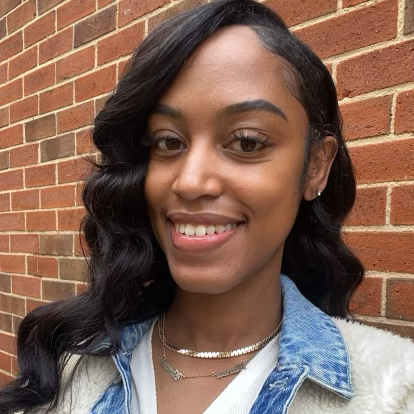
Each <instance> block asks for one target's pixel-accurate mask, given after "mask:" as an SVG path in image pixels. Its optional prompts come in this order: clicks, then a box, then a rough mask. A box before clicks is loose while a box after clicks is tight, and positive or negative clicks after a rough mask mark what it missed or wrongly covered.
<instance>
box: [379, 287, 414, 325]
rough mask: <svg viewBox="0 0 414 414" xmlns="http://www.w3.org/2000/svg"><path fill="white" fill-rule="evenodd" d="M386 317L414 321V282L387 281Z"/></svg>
mask: <svg viewBox="0 0 414 414" xmlns="http://www.w3.org/2000/svg"><path fill="white" fill-rule="evenodd" d="M385 315H386V316H387V317H388V318H393V319H404V320H408V321H414V280H406V279H392V280H387V303H386V311H385Z"/></svg>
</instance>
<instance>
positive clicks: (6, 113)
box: [0, 106, 10, 128]
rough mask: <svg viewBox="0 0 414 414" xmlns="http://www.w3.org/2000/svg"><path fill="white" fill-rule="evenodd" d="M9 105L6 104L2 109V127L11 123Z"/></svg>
mask: <svg viewBox="0 0 414 414" xmlns="http://www.w3.org/2000/svg"><path fill="white" fill-rule="evenodd" d="M9 115H10V111H9V107H8V106H6V107H4V108H1V109H0V128H2V127H4V126H7V125H9Z"/></svg>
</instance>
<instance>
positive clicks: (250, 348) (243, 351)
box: [158, 313, 282, 359]
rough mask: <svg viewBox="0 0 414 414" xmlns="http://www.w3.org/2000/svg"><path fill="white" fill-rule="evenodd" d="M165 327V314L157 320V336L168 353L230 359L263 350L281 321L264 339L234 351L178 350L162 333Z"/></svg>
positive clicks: (275, 333)
mask: <svg viewBox="0 0 414 414" xmlns="http://www.w3.org/2000/svg"><path fill="white" fill-rule="evenodd" d="M164 326H165V313H164V314H163V315H162V317H161V318H160V319H158V335H159V337H160V339H161V341H162V343H163V346H165V347H166V348H168V349H169V350H170V351H173V352H176V353H178V354H181V355H186V356H189V357H193V358H209V359H213V358H232V357H235V356H239V355H246V354H250V353H252V352H255V351H259V350H261V349H262V348H264V347H265V346H266V345H267V344H268V343H269V342H270V341H271V340H272V339H273V338H274V337H275V336H276V335H277V334H278V333H279V332H280V328H281V326H282V321H281V322H280V324H279V326H278V327H277V328H276V329H275V330H274V331H273V332H272V333H271V334H270V335H269V336H268V337H267V338H265V339H262V340H261V341H259V342H256V343H255V344H253V345H249V346H246V347H244V348H239V349H235V350H233V351H212V352H206V351H204V352H203V351H191V350H190V349H184V348H180V347H178V346H177V345H174V344H172V343H171V342H169V341H168V340H167V338H166V337H165V333H164Z"/></svg>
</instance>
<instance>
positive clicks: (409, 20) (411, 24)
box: [403, 0, 414, 35]
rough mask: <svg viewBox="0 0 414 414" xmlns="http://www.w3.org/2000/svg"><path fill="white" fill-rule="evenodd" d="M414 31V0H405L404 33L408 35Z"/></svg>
mask: <svg viewBox="0 0 414 414" xmlns="http://www.w3.org/2000/svg"><path fill="white" fill-rule="evenodd" d="M413 32H414V1H413V0H405V7H404V28H403V33H404V34H405V35H408V34H410V33H413Z"/></svg>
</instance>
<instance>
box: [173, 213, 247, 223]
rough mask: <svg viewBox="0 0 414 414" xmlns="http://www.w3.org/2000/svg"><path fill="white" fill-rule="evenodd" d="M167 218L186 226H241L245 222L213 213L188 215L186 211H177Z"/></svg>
mask: <svg viewBox="0 0 414 414" xmlns="http://www.w3.org/2000/svg"><path fill="white" fill-rule="evenodd" d="M167 218H168V219H169V220H170V221H172V222H173V223H185V224H211V225H217V224H223V225H226V224H239V223H241V222H243V220H241V219H240V218H236V217H231V216H226V215H223V214H217V213H213V212H203V213H187V212H184V211H176V212H171V213H168V214H167Z"/></svg>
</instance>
